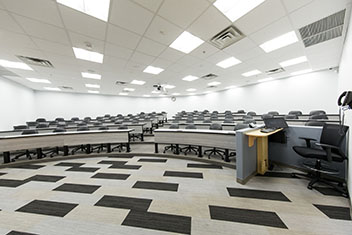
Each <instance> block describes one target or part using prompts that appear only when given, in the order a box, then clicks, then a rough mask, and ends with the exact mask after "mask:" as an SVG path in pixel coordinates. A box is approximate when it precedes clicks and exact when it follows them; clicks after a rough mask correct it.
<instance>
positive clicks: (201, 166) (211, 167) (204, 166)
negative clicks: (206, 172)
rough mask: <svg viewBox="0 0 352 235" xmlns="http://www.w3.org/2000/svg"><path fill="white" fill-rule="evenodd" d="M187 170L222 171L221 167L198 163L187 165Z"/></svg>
mask: <svg viewBox="0 0 352 235" xmlns="http://www.w3.org/2000/svg"><path fill="white" fill-rule="evenodd" d="M187 167H188V168H206V169H222V166H219V165H215V164H198V163H188V164H187Z"/></svg>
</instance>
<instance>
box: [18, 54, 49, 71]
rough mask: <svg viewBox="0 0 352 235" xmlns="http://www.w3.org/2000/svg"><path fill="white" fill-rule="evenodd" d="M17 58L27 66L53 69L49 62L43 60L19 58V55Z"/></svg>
mask: <svg viewBox="0 0 352 235" xmlns="http://www.w3.org/2000/svg"><path fill="white" fill-rule="evenodd" d="M17 57H18V58H19V59H20V60H22V61H23V62H24V63H26V64H28V65H36V66H42V67H47V68H53V67H54V66H53V65H52V63H51V62H50V61H49V60H43V59H38V58H33V57H27V56H21V55H19V56H17Z"/></svg>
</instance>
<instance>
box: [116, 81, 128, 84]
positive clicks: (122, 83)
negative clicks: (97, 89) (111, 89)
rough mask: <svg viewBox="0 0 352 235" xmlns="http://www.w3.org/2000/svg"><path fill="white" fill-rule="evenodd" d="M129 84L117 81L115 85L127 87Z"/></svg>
mask: <svg viewBox="0 0 352 235" xmlns="http://www.w3.org/2000/svg"><path fill="white" fill-rule="evenodd" d="M126 83H127V82H123V81H116V82H115V84H116V85H126Z"/></svg>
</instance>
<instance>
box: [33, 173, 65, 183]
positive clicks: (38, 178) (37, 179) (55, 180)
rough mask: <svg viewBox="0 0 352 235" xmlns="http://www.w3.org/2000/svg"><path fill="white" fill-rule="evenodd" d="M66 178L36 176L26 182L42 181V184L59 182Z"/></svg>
mask: <svg viewBox="0 0 352 235" xmlns="http://www.w3.org/2000/svg"><path fill="white" fill-rule="evenodd" d="M65 177H66V176H58V175H34V176H32V177H30V178H28V179H26V181H40V182H53V183H55V182H57V181H59V180H62V179H63V178H65Z"/></svg>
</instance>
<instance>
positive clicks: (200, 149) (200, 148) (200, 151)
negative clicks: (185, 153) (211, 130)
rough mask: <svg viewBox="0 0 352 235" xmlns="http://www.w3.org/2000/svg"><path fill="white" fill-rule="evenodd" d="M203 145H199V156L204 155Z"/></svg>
mask: <svg viewBox="0 0 352 235" xmlns="http://www.w3.org/2000/svg"><path fill="white" fill-rule="evenodd" d="M202 151H203V150H202V146H198V157H203V153H202Z"/></svg>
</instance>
